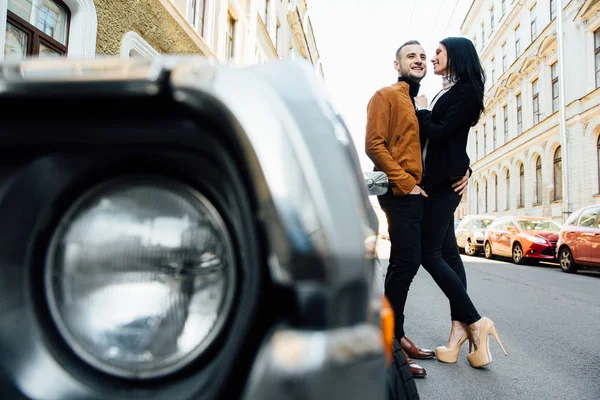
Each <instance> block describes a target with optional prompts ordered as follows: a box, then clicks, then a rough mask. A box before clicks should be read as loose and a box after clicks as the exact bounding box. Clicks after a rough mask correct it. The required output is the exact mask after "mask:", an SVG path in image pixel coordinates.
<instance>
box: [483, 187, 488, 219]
mask: <svg viewBox="0 0 600 400" xmlns="http://www.w3.org/2000/svg"><path fill="white" fill-rule="evenodd" d="M483 212H484V213H486V212H488V184H487V181H484V182H483Z"/></svg>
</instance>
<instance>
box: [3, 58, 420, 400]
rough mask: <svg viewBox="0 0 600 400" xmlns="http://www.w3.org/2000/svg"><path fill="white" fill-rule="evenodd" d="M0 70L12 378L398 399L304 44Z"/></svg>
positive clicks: (16, 383)
mask: <svg viewBox="0 0 600 400" xmlns="http://www.w3.org/2000/svg"><path fill="white" fill-rule="evenodd" d="M0 83H1V86H0V106H1V109H2V110H3V114H2V128H1V129H2V133H1V135H0V165H1V169H0V171H1V173H0V221H2V234H1V235H0V249H2V250H1V252H0V392H1V393H2V398H31V399H72V398H77V399H142V398H143V399H145V400H150V399H235V398H245V399H292V398H293V399H296V398H302V399H367V398H368V399H384V398H387V396H388V388H387V387H386V379H387V378H386V357H385V354H386V350H387V351H388V354H390V353H389V351H391V349H390V348H389V347H388V348H385V347H384V343H383V340H382V331H381V327H380V324H379V320H378V317H377V316H378V315H379V306H380V304H381V301H380V299H381V297H380V295H381V293H379V291H378V290H374V288H373V286H372V282H373V280H374V272H373V269H374V267H375V261H376V255H375V249H374V246H373V243H374V238H375V236H376V234H377V220H376V217H375V214H374V212H373V210H372V208H371V206H370V203H369V200H368V194H367V190H366V187H365V185H364V180H363V176H362V174H361V171H360V167H359V162H358V157H357V155H356V151H355V148H354V145H353V143H352V140H351V137H350V135H349V133H348V130H347V129H346V127H345V125H344V123H343V121H342V119H341V118H340V117H339V115H338V114H337V113H336V112H335V111H334V108H333V107H332V104H331V102H330V101H329V100H328V97H327V95H326V94H325V91H324V90H323V85H322V82H321V81H320V78H319V77H318V75H317V74H316V73H315V72H314V70H313V69H312V67H311V66H310V65H309V64H308V63H306V62H293V63H292V62H283V61H282V62H277V63H272V64H266V65H262V66H255V67H246V68H233V67H229V66H227V65H214V64H211V63H209V62H208V61H206V60H204V59H203V58H193V57H192V58H189V57H183V58H178V57H163V58H161V59H160V60H155V61H153V62H149V61H145V60H140V59H131V60H126V61H124V60H118V59H115V60H112V59H103V60H90V61H79V60H64V59H57V60H47V61H42V60H28V61H25V62H23V63H20V64H13V65H4V66H3V67H2V80H1V82H0ZM388 328H389V327H388ZM391 329H392V330H393V325H392V327H391ZM388 333H389V332H388ZM395 360H397V361H396V362H398V363H402V360H403V356H402V355H401V354H400V355H397V356H396V358H395ZM404 361H405V360H404ZM402 368H405V369H404V371H406V370H407V369H406V365H403V366H402ZM406 385H408V384H406ZM412 385H413V386H412V387H413V388H414V383H412ZM401 390H404V389H401ZM415 391H416V389H415ZM415 393H416V392H415Z"/></svg>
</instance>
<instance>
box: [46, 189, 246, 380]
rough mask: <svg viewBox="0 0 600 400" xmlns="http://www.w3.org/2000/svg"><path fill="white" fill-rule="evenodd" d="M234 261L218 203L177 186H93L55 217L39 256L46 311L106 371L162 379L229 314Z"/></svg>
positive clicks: (195, 354) (73, 343)
mask: <svg viewBox="0 0 600 400" xmlns="http://www.w3.org/2000/svg"><path fill="white" fill-rule="evenodd" d="M235 275H236V271H235V265H234V256H233V248H232V243H231V238H230V236H229V232H228V230H227V228H226V225H225V223H224V221H223V220H222V218H221V216H220V214H219V213H218V211H217V210H216V208H215V207H214V206H213V205H212V204H211V203H210V201H209V200H208V199H206V198H205V197H204V196H202V195H201V194H199V193H198V192H196V191H194V190H193V189H191V188H189V187H187V186H185V185H182V184H179V183H175V182H166V181H165V182H160V181H158V182H157V181H152V180H121V181H114V182H109V183H106V184H103V185H100V186H99V187H97V188H95V189H93V190H91V191H90V192H88V193H87V194H85V195H84V196H83V197H82V198H81V199H80V201H78V202H77V203H76V204H75V205H74V206H73V207H72V208H71V209H70V210H68V212H67V213H66V214H65V216H64V217H63V218H62V220H61V221H60V224H59V227H58V228H57V230H56V232H55V233H54V235H53V238H52V240H51V243H50V250H49V253H48V256H47V260H46V275H45V288H46V297H47V300H48V303H49V307H50V312H51V315H52V317H53V320H54V321H55V323H56V325H57V327H58V330H59V332H60V334H61V335H62V337H63V338H64V339H65V341H66V342H67V344H68V345H69V346H70V347H71V349H72V350H73V351H74V352H75V353H76V354H77V355H78V356H80V357H81V358H82V359H84V360H85V361H87V362H88V363H89V364H91V365H93V366H94V367H96V368H98V369H99V370H102V371H104V372H107V373H110V374H114V375H117V376H120V377H126V378H151V377H157V376H163V375H165V374H168V373H170V372H173V371H175V370H178V369H180V368H182V367H184V366H185V365H186V364H188V363H189V362H191V361H193V360H194V359H196V358H197V357H198V356H199V355H200V354H201V353H202V352H203V351H204V350H205V349H206V348H207V347H208V346H209V345H210V344H211V343H212V342H213V340H214V339H215V337H216V336H217V335H218V334H219V331H220V330H221V328H222V327H223V324H224V322H225V320H226V318H227V316H228V314H229V312H230V310H231V305H232V302H233V294H234V291H235V287H234V286H235Z"/></svg>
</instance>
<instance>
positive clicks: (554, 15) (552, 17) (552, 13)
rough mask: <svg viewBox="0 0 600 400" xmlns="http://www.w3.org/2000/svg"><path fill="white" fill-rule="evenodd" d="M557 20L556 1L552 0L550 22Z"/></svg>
mask: <svg viewBox="0 0 600 400" xmlns="http://www.w3.org/2000/svg"><path fill="white" fill-rule="evenodd" d="M554 18H556V0H550V21H552V20H553V19H554Z"/></svg>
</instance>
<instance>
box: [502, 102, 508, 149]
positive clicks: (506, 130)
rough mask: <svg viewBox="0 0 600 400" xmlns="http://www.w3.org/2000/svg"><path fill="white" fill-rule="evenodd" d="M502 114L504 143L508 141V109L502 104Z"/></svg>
mask: <svg viewBox="0 0 600 400" xmlns="http://www.w3.org/2000/svg"><path fill="white" fill-rule="evenodd" d="M502 116H503V117H504V143H507V142H508V110H507V109H506V106H502Z"/></svg>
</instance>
